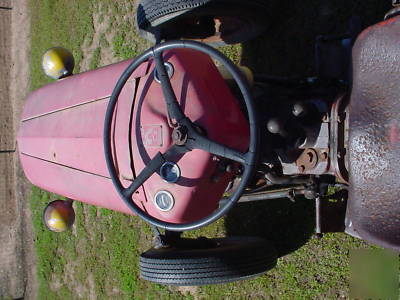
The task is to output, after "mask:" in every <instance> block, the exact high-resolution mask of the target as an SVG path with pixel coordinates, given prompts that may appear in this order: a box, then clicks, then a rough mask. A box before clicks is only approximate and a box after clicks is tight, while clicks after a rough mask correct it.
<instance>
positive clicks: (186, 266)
mask: <svg viewBox="0 0 400 300" xmlns="http://www.w3.org/2000/svg"><path fill="white" fill-rule="evenodd" d="M187 241H190V240H185V242H186V244H187ZM208 242H211V246H207V247H204V248H194V247H190V246H189V247H188V246H185V247H179V248H177V247H172V248H161V249H154V248H153V249H150V250H148V251H146V252H145V253H143V254H142V255H141V256H140V275H141V277H142V278H143V279H146V280H149V281H152V282H155V283H159V284H168V285H180V286H199V285H208V284H220V283H226V282H232V281H238V280H244V279H249V278H252V277H255V276H258V275H261V274H263V273H265V272H267V271H268V270H270V269H272V268H273V267H274V266H275V265H276V260H277V254H276V250H275V248H274V247H272V246H271V245H270V244H269V243H268V242H267V241H265V240H263V239H261V238H254V237H230V238H224V239H212V240H208Z"/></svg>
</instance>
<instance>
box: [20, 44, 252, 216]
mask: <svg viewBox="0 0 400 300" xmlns="http://www.w3.org/2000/svg"><path fill="white" fill-rule="evenodd" d="M164 59H165V61H168V62H169V63H171V64H172V65H173V68H174V73H173V76H172V78H171V84H172V86H173V89H174V91H175V94H176V96H177V98H178V101H179V102H180V105H181V107H182V110H184V112H185V114H186V115H187V116H188V117H189V118H190V119H191V120H192V121H193V122H195V123H196V124H197V125H198V126H199V127H201V128H202V130H204V132H206V133H207V135H208V137H209V138H211V139H213V140H215V141H216V142H219V143H222V144H224V145H226V146H229V147H232V148H235V149H237V150H240V151H246V149H247V147H248V124H247V121H246V119H245V117H244V115H243V113H242V111H241V110H240V108H239V104H238V101H237V99H236V98H235V97H233V95H232V93H231V92H230V90H229V88H228V87H227V85H226V83H225V82H224V80H223V78H222V76H221V75H220V73H219V72H218V70H217V68H216V67H215V65H214V63H213V62H212V60H211V59H210V58H209V57H207V56H205V55H203V54H199V53H198V52H193V51H191V50H179V51H178V50H176V51H171V52H168V53H165V58H164ZM130 62H131V61H130V60H128V61H124V62H121V63H118V64H114V65H110V66H106V67H103V68H100V69H97V70H94V71H90V72H85V73H81V74H78V75H74V76H70V77H68V78H65V79H62V80H59V81H57V82H54V83H52V84H49V85H46V86H44V87H42V88H40V89H38V90H36V91H34V92H33V93H32V94H31V95H30V96H29V98H28V100H27V102H26V105H25V108H24V112H23V115H22V121H21V125H20V130H19V134H18V148H19V152H20V157H21V162H22V166H23V169H24V171H25V174H26V176H27V177H28V179H29V180H30V181H31V182H32V183H33V184H35V185H37V186H39V187H41V188H43V189H45V190H48V191H51V192H54V193H57V194H60V195H62V196H65V197H68V198H71V199H74V200H79V201H82V202H86V203H89V204H93V205H96V206H100V207H105V208H109V209H112V210H116V211H121V212H125V213H128V214H131V211H130V210H129V208H128V207H127V206H126V205H125V204H124V202H123V201H122V199H120V197H119V195H118V194H117V192H116V191H115V189H114V186H113V184H112V181H111V179H110V176H109V173H108V170H107V166H106V163H105V158H104V150H103V149H104V146H103V126H104V117H105V112H106V109H107V105H108V102H109V97H110V95H111V93H112V91H113V89H114V86H115V84H116V82H117V80H118V78H119V76H120V75H121V74H122V72H123V71H124V70H125V68H126V67H127V66H128V65H129V63H130ZM153 69H154V64H153V63H152V61H149V62H146V63H144V64H142V65H141V66H140V67H139V68H138V69H137V70H136V71H135V72H134V73H133V74H132V76H131V78H130V79H129V80H128V82H127V84H126V85H125V87H124V89H123V90H122V92H121V95H120V97H119V100H118V104H117V108H116V111H115V114H114V123H113V134H112V136H113V139H112V141H111V143H112V147H113V156H114V163H115V166H116V168H117V170H118V173H119V177H120V179H121V180H122V182H123V184H124V185H125V186H128V185H129V184H130V183H131V182H132V181H133V180H134V178H135V176H136V175H138V174H139V173H140V171H141V170H142V169H143V168H144V166H145V165H146V164H147V163H148V162H149V161H150V160H151V158H153V157H154V156H155V155H156V154H157V153H158V152H161V153H164V152H165V151H166V150H168V148H169V147H170V146H172V143H173V142H172V139H171V134H172V130H173V128H172V127H171V126H170V122H169V121H168V114H167V111H166V107H165V103H164V98H163V94H162V88H161V85H160V84H159V83H158V82H156V81H155V80H154V72H153ZM173 163H176V164H177V165H178V166H179V169H180V172H181V177H180V179H179V180H178V181H177V182H175V183H168V182H166V181H164V180H163V179H162V178H161V177H160V175H159V174H157V173H155V174H153V176H151V177H150V178H149V180H148V181H147V182H146V183H145V184H144V185H143V186H142V187H141V188H140V189H139V190H138V191H137V192H136V194H135V195H134V198H133V201H135V202H136V203H137V204H138V205H140V206H141V207H144V208H145V209H146V211H147V212H148V213H149V214H150V215H152V216H154V217H156V218H159V219H162V220H165V221H169V222H175V223H182V222H189V221H194V220H197V219H199V218H201V217H205V216H206V215H207V214H209V213H211V212H212V211H213V210H214V209H216V207H217V205H218V200H219V199H220V197H221V196H222V194H223V192H224V190H225V188H226V186H227V184H228V182H229V180H230V179H231V178H232V176H233V175H232V174H230V173H227V172H225V171H221V162H220V160H219V159H218V158H216V157H214V156H213V155H211V154H209V153H206V152H204V151H201V150H194V151H191V152H188V153H186V154H184V155H183V157H177V158H176V159H174V161H173ZM161 190H163V191H164V190H165V191H168V192H169V193H171V194H172V195H173V197H174V200H175V206H174V208H173V209H172V210H170V211H168V212H165V211H160V210H159V209H157V207H156V206H155V204H154V197H155V195H156V194H157V193H158V192H159V191H161Z"/></svg>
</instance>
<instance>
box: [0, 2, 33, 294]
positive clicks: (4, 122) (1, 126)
mask: <svg viewBox="0 0 400 300" xmlns="http://www.w3.org/2000/svg"><path fill="white" fill-rule="evenodd" d="M29 26H30V21H29V14H28V3H27V0H18V1H10V0H0V101H1V102H0V103H1V106H2V109H1V110H0V241H1V243H0V298H1V299H2V298H13V299H21V298H23V299H35V298H36V296H35V291H36V290H37V289H36V285H37V281H36V279H35V269H34V266H35V259H34V251H33V250H34V245H33V234H32V225H31V220H30V210H29V202H28V201H29V197H28V196H29V190H30V187H29V184H28V183H27V181H26V179H25V177H24V175H23V171H22V170H21V167H20V165H19V160H18V156H17V153H16V151H15V150H16V142H15V140H16V132H17V129H18V120H19V116H20V113H21V110H22V106H23V103H24V100H25V98H26V95H27V93H28V91H29V63H28V62H29V57H28V53H29V52H28V51H29V34H30V27H29Z"/></svg>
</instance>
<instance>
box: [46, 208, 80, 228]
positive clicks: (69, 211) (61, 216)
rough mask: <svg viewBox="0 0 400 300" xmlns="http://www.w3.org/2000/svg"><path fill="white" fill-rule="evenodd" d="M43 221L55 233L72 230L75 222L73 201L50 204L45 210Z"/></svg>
mask: <svg viewBox="0 0 400 300" xmlns="http://www.w3.org/2000/svg"><path fill="white" fill-rule="evenodd" d="M43 221H44V224H45V225H46V227H47V228H48V229H49V230H51V231H54V232H63V231H66V230H68V229H69V228H71V227H72V225H73V224H74V221H75V211H74V209H73V207H72V201H63V200H56V201H53V202H50V203H49V204H48V205H47V207H46V208H45V210H44V213H43Z"/></svg>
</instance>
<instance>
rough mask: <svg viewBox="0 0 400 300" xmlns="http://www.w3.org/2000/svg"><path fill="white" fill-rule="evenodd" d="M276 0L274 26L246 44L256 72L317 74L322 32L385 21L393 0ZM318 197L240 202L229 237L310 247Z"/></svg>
mask: <svg viewBox="0 0 400 300" xmlns="http://www.w3.org/2000/svg"><path fill="white" fill-rule="evenodd" d="M304 3H305V2H304V1H278V0H271V1H270V4H271V11H272V12H273V13H272V14H271V16H266V18H269V19H270V26H269V27H268V29H267V30H266V31H265V33H264V34H263V35H261V36H260V37H258V38H257V39H254V40H252V41H250V42H247V43H245V44H243V54H242V62H241V63H242V65H245V66H248V67H250V68H251V69H252V70H253V72H255V73H265V74H270V75H281V76H290V77H296V76H304V77H306V76H313V75H314V74H315V64H314V45H315V40H316V37H317V36H318V35H331V34H341V33H344V32H346V30H347V26H348V21H349V20H350V18H351V17H352V16H360V17H361V21H362V26H363V28H366V27H367V26H370V25H372V24H375V23H378V22H380V21H382V20H383V17H384V15H385V14H386V13H387V11H388V10H389V9H390V8H391V1H390V0H385V1H377V0H351V1H348V0H310V1H307V4H304ZM314 214H315V208H314V201H310V200H306V199H303V198H300V199H298V200H297V201H296V202H295V203H292V202H290V201H289V200H284V199H279V200H269V201H266V202H261V203H247V204H239V205H238V206H237V207H236V208H235V209H234V210H233V212H232V213H230V214H229V215H228V216H227V218H226V220H225V226H226V230H227V234H228V235H253V236H260V237H263V238H265V239H267V240H270V241H271V242H273V243H274V244H275V245H276V248H277V250H278V253H279V256H283V255H286V254H289V253H291V252H293V251H295V250H297V249H298V248H300V247H301V246H302V245H304V244H305V243H306V242H307V241H308V240H309V239H310V237H311V236H312V234H313V232H314V226H315V216H314Z"/></svg>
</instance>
